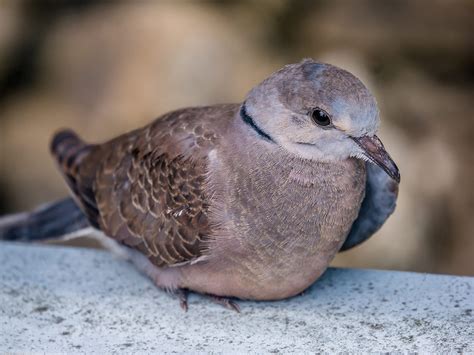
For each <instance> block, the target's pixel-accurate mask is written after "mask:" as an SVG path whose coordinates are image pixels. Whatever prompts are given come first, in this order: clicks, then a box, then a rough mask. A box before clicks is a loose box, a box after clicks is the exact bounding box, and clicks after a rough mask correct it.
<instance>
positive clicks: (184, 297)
mask: <svg viewBox="0 0 474 355" xmlns="http://www.w3.org/2000/svg"><path fill="white" fill-rule="evenodd" d="M188 294H189V291H188V290H185V289H183V288H180V289H178V290H176V291H175V295H176V296H177V297H178V300H179V306H180V307H181V309H182V310H183V311H185V312H187V311H188Z"/></svg>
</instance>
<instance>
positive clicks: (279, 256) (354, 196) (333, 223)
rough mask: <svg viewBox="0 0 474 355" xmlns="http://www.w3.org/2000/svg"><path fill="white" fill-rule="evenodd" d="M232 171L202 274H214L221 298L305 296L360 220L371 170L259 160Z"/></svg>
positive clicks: (221, 193) (348, 165)
mask: <svg viewBox="0 0 474 355" xmlns="http://www.w3.org/2000/svg"><path fill="white" fill-rule="evenodd" d="M225 170H226V172H225V176H226V179H225V180H222V182H223V183H222V185H221V186H220V187H218V190H219V191H217V193H216V195H215V196H216V199H217V200H216V201H214V202H215V206H217V207H215V208H214V212H215V214H214V217H215V218H217V219H218V220H217V221H215V222H216V223H215V224H216V225H219V226H220V227H219V230H216V235H215V237H214V238H212V241H211V243H210V246H209V259H208V261H207V262H206V264H207V265H205V266H203V267H198V268H201V271H200V274H201V275H205V274H209V275H207V277H206V279H207V280H212V285H208V286H212V287H214V288H216V289H214V290H213V291H215V293H216V294H226V295H231V296H237V297H241V298H251V299H279V298H285V297H289V296H292V295H294V294H297V293H299V292H302V291H303V290H304V289H306V288H307V287H308V286H309V285H310V284H311V283H313V282H314V281H315V280H316V279H317V278H318V277H319V276H320V275H321V274H322V273H323V272H324V270H325V269H326V268H327V266H328V265H329V262H330V261H331V260H332V258H333V257H334V255H335V254H336V253H337V251H338V250H339V249H340V247H341V245H342V243H343V241H344V239H345V238H346V236H347V233H348V232H349V230H350V227H351V225H352V223H353V221H354V220H355V218H356V217H357V214H358V211H359V208H360V204H361V201H362V198H363V195H364V188H365V167H364V165H363V164H360V163H359V162H358V161H356V160H353V159H350V160H347V161H344V162H338V163H337V164H316V163H307V162H305V163H304V162H301V161H299V160H292V159H286V160H285V159H279V160H278V161H274V160H273V161H272V159H270V158H269V157H266V158H265V157H259V159H248V160H247V161H245V162H240V163H239V164H235V165H231V166H227V167H226V169H225ZM211 210H212V206H211ZM211 274H212V276H211ZM201 286H202V283H201ZM207 292H210V291H207Z"/></svg>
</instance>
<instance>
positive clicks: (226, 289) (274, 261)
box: [182, 229, 346, 300]
mask: <svg viewBox="0 0 474 355" xmlns="http://www.w3.org/2000/svg"><path fill="white" fill-rule="evenodd" d="M345 236H346V233H345V232H343V233H341V232H340V231H339V229H338V230H337V234H336V235H334V234H331V235H326V236H325V237H319V238H317V240H316V242H315V243H311V242H309V241H308V239H307V238H298V236H297V235H296V234H295V235H289V236H288V238H287V240H286V241H287V243H286V244H285V243H281V245H279V246H276V245H274V246H269V247H267V248H263V247H255V245H253V246H252V249H251V250H250V249H248V248H247V247H248V246H244V247H243V248H242V244H241V241H239V242H238V244H240V245H237V243H236V244H235V245H234V246H231V249H232V250H233V253H230V252H226V253H216V255H226V257H225V258H221V257H216V258H210V259H208V260H206V261H205V262H203V263H202V264H200V263H197V264H194V265H189V266H186V267H184V268H183V270H182V271H183V280H184V283H185V284H184V285H183V287H186V288H189V289H192V290H195V291H198V292H202V293H210V294H215V295H221V296H233V297H238V298H242V299H253V300H277V299H284V298H287V297H291V296H294V295H297V294H299V293H301V292H303V291H304V290H305V289H306V288H308V287H309V286H310V285H311V284H312V283H314V282H315V281H316V280H317V279H318V278H319V277H320V276H321V275H322V274H323V273H324V271H325V270H326V269H327V267H328V265H329V263H330V262H331V260H332V259H333V258H334V256H335V254H336V253H337V252H338V251H339V249H340V247H341V245H342V243H343V242H344V239H345ZM233 240H237V239H236V238H233ZM229 243H232V241H229ZM228 246H229V244H227V245H226V247H228Z"/></svg>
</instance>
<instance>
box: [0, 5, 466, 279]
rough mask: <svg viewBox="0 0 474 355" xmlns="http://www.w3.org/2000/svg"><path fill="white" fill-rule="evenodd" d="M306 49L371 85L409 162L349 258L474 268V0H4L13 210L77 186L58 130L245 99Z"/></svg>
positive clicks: (5, 179) (401, 159) (104, 130)
mask: <svg viewBox="0 0 474 355" xmlns="http://www.w3.org/2000/svg"><path fill="white" fill-rule="evenodd" d="M303 57H311V58H314V59H317V60H320V61H325V62H329V63H332V64H335V65H338V66H341V67H343V68H345V69H347V70H349V71H351V72H353V73H354V74H356V75H357V76H358V77H360V78H361V79H362V80H363V81H364V82H365V83H366V84H367V85H368V86H369V87H370V89H371V90H372V91H373V93H374V94H375V96H376V97H377V99H378V102H379V105H380V110H381V114H382V128H381V132H380V134H379V136H381V138H382V140H383V141H384V143H385V146H386V147H387V148H388V151H389V152H390V154H391V155H392V157H393V158H394V159H395V161H396V162H397V163H398V165H399V167H400V170H401V174H402V183H401V188H400V196H399V201H398V208H397V210H396V212H395V213H394V215H393V216H392V217H391V218H390V219H389V221H388V222H387V223H386V225H385V226H384V227H383V229H382V230H381V231H380V232H379V233H377V235H375V236H374V237H372V238H371V239H370V240H369V241H368V242H366V243H364V244H363V245H361V246H359V247H357V248H355V249H353V250H351V251H349V252H345V253H343V254H340V255H339V256H338V257H337V258H336V260H335V262H334V265H338V266H355V267H370V268H385V269H399V270H413V271H421V272H434V273H447V274H461V275H474V189H473V183H474V158H473V153H474V152H473V148H474V117H473V116H474V115H473V112H474V104H473V100H474V95H473V94H474V1H469V0H452V1H439V0H389V1H378V0H362V1H357V2H356V1H340V0H337V1H334V0H332V1H295V0H293V1H290V0H288V1H283V0H280V1H277V0H275V1H271V0H268V1H263V0H262V1H222V2H202V1H200V2H184V1H161V2H160V1H143V2H140V1H121V2H97V1H85V0H82V1H79V0H77V1H13V0H12V1H8V0H5V1H1V2H0V214H3V213H11V212H14V211H20V210H25V209H30V208H33V207H34V206H35V205H37V204H40V203H43V202H46V201H50V200H53V199H56V198H59V197H62V196H64V195H66V194H67V189H66V186H65V183H64V182H63V181H62V178H61V177H60V175H59V173H58V172H57V171H56V169H55V166H54V164H53V161H52V159H51V158H50V156H49V153H48V142H49V139H50V137H51V135H52V134H53V132H54V131H56V130H57V129H59V128H62V127H70V128H73V129H74V130H76V131H77V132H78V133H79V134H80V135H82V136H83V137H85V138H86V139H87V140H89V141H92V142H94V141H101V140H105V139H109V138H112V137H113V136H115V135H117V134H120V133H123V132H126V131H128V130H131V129H134V128H137V127H139V126H141V125H144V124H146V123H148V122H149V121H151V120H152V119H154V118H156V117H157V116H159V115H161V114H163V113H165V112H167V111H169V110H172V109H176V108H180V107H185V106H192V105H204V104H214V103H222V102H238V101H241V100H242V99H243V97H244V96H245V94H246V92H247V91H248V90H249V89H250V88H251V87H252V86H254V85H255V84H257V83H258V82H260V81H261V80H262V79H264V78H265V77H266V76H268V75H269V74H270V73H272V72H273V71H275V70H277V69H279V68H280V67H281V66H283V65H284V64H287V63H291V62H297V61H299V60H301V59H302V58H303ZM80 244H82V245H89V244H88V243H87V242H84V241H80Z"/></svg>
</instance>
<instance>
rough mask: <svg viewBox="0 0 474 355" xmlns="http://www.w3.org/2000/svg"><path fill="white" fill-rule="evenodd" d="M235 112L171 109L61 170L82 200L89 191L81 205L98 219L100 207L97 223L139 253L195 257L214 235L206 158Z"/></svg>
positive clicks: (163, 262) (168, 260)
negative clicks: (209, 216)
mask: <svg viewBox="0 0 474 355" xmlns="http://www.w3.org/2000/svg"><path fill="white" fill-rule="evenodd" d="M235 109H236V108H235V106H234V105H227V106H220V107H219V108H213V107H209V108H196V109H185V110H180V111H175V112H172V113H170V114H167V115H166V116H164V117H163V118H160V119H158V120H156V121H155V122H153V123H152V124H150V125H149V126H146V127H144V128H142V129H139V130H136V131H133V132H130V133H128V134H125V135H123V136H120V137H118V138H116V139H114V140H112V141H110V142H107V143H104V144H102V145H97V146H95V147H93V148H92V149H91V150H90V152H88V154H87V156H86V157H84V158H83V159H81V160H80V161H79V162H78V163H77V164H72V165H77V166H76V167H75V168H74V169H73V170H74V173H71V171H70V170H71V169H68V170H65V169H63V172H64V171H65V175H66V177H67V178H68V176H69V177H70V178H69V179H67V180H68V181H72V182H73V187H72V190H73V192H74V193H75V194H76V195H77V196H78V197H79V200H80V201H82V200H83V199H84V197H83V195H82V194H81V191H86V192H87V194H86V197H85V200H86V202H85V203H84V202H82V206H83V208H84V210H85V211H86V213H87V214H88V215H92V217H94V211H97V212H98V213H97V214H96V215H95V216H96V217H97V220H96V225H98V226H99V228H100V229H101V230H103V231H104V232H105V234H106V235H108V236H109V237H112V238H114V239H116V240H118V241H120V242H122V243H123V244H125V245H127V246H130V247H132V248H135V249H137V250H139V251H141V252H142V253H143V254H145V255H146V256H147V257H148V258H149V259H150V261H151V262H152V263H154V264H155V265H156V266H172V265H176V264H180V265H181V264H182V263H187V262H192V261H193V260H196V259H197V258H199V257H200V256H201V255H202V253H203V250H204V248H205V242H206V240H207V238H208V237H209V235H210V223H209V219H208V206H209V198H210V196H209V193H208V191H207V189H206V181H207V180H206V176H207V175H206V174H207V161H208V158H207V156H208V153H209V152H210V151H211V150H212V149H213V147H214V146H215V144H216V142H217V141H218V139H219V136H218V133H217V132H220V133H221V134H222V131H223V129H222V127H221V126H222V124H223V123H222V122H223V121H226V119H225V118H226V117H230V116H231V115H232V114H233V113H232V112H235ZM219 116H221V117H219ZM222 116H224V117H222ZM203 118H204V119H203ZM62 160H64V159H60V158H59V161H60V162H61V161H62ZM60 166H63V165H60ZM84 184H86V185H87V186H84ZM69 185H70V186H71V183H69ZM77 185H79V186H77ZM89 205H92V206H89ZM88 209H91V210H92V211H91V212H88Z"/></svg>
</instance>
